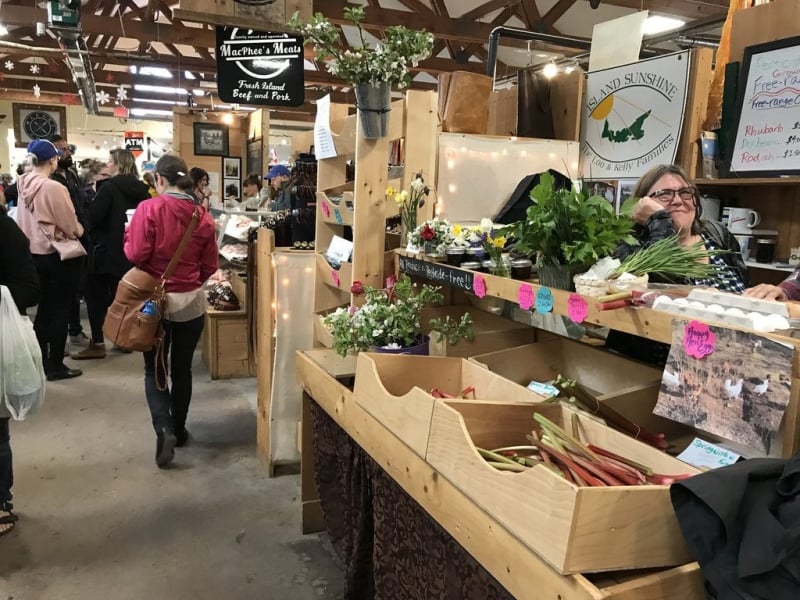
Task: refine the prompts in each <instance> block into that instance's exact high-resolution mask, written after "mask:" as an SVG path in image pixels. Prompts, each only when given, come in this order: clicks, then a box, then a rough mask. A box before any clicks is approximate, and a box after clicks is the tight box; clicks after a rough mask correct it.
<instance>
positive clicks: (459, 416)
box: [425, 400, 698, 573]
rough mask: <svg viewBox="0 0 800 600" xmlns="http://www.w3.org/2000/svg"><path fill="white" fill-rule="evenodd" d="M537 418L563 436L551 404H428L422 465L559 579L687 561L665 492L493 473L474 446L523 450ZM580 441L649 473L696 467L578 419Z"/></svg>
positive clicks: (561, 410) (561, 416)
mask: <svg viewBox="0 0 800 600" xmlns="http://www.w3.org/2000/svg"><path fill="white" fill-rule="evenodd" d="M534 412H540V413H542V414H543V415H545V416H547V417H548V418H549V419H550V420H552V421H555V422H556V423H558V424H560V425H561V426H562V427H565V428H566V429H568V430H571V429H572V424H571V423H572V416H573V415H575V414H577V413H575V412H574V411H572V410H571V409H569V408H566V407H563V406H561V405H553V404H537V405H532V406H525V405H522V404H507V405H503V404H498V403H493V404H483V403H480V402H463V401H456V400H447V401H441V400H440V401H437V402H436V403H435V404H434V406H433V417H432V419H431V427H430V436H429V439H428V449H427V453H426V455H425V460H426V461H427V462H428V463H429V464H430V465H431V466H433V467H434V468H435V469H436V470H437V471H438V472H439V474H440V475H441V476H442V477H444V478H445V479H447V480H448V481H450V482H451V483H452V484H453V485H455V486H456V487H457V488H459V489H461V490H462V491H463V492H464V494H466V495H468V496H469V497H470V498H472V499H473V500H474V501H475V502H476V503H477V504H478V505H480V506H481V507H482V508H483V510H484V511H485V512H486V514H487V515H489V516H491V517H492V518H494V519H496V520H497V521H498V522H500V523H501V524H502V525H503V526H504V527H506V528H507V529H508V530H509V531H510V532H511V533H512V534H513V535H514V536H515V537H517V538H518V539H519V540H521V541H522V542H523V543H524V544H525V545H527V546H528V547H530V548H531V550H533V551H534V552H536V553H537V554H538V555H539V556H541V557H542V558H543V559H544V560H546V561H547V562H548V563H549V564H551V565H552V566H553V567H554V568H555V569H556V570H558V571H559V572H560V573H578V572H598V571H612V570H622V569H640V568H646V567H666V566H673V565H681V564H684V563H686V562H688V561H689V560H690V558H691V557H690V555H689V551H688V548H687V547H686V544H685V542H684V540H683V536H682V535H681V532H680V529H679V526H678V522H677V520H676V518H675V515H674V513H673V510H672V505H671V503H670V498H669V486H662V485H647V486H619V487H599V488H594V487H578V486H576V485H574V484H572V483H570V482H568V481H566V480H565V479H563V478H562V477H560V476H558V475H556V474H554V473H553V472H552V471H550V470H549V469H548V468H546V467H544V466H536V467H533V468H531V469H530V470H528V471H526V472H524V473H508V472H501V471H498V470H496V469H494V468H493V467H490V466H489V465H487V464H486V463H485V462H484V461H483V459H482V458H481V457H480V456H479V454H478V452H477V451H476V450H475V448H476V446H477V447H482V448H489V449H491V448H499V447H503V446H514V445H520V444H527V443H528V442H527V440H526V438H525V435H526V434H527V433H530V431H531V430H532V429H534V423H535V422H534V421H533V419H532V415H533V413H534ZM578 418H579V419H580V437H581V438H582V440H583V441H587V442H590V443H593V444H596V445H598V446H601V447H603V448H605V449H607V450H610V451H612V452H615V453H617V454H620V455H623V456H626V457H629V458H631V459H633V460H636V461H637V462H640V463H643V464H646V465H648V466H650V467H651V468H652V469H653V470H654V471H655V472H657V473H664V474H681V473H697V472H698V471H697V470H696V469H695V468H694V467H691V466H689V465H687V464H685V463H682V462H680V461H678V460H677V459H675V458H672V457H671V456H669V455H667V454H665V453H663V452H660V451H658V450H656V449H654V448H652V447H650V446H647V445H645V444H642V443H640V442H637V441H636V440H633V439H631V438H630V437H628V436H626V435H624V434H621V433H618V432H616V431H614V430H612V429H610V428H609V427H607V426H605V425H603V424H602V423H600V422H598V421H596V420H594V419H591V418H588V417H585V416H580V417H578Z"/></svg>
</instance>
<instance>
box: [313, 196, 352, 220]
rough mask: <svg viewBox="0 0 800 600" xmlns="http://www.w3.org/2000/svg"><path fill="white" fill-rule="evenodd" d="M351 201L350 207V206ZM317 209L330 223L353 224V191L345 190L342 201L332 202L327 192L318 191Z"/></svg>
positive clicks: (323, 218)
mask: <svg viewBox="0 0 800 600" xmlns="http://www.w3.org/2000/svg"><path fill="white" fill-rule="evenodd" d="M348 203H349V207H348ZM317 210H318V211H321V212H322V221H323V222H324V223H328V224H329V225H349V226H352V225H353V192H344V194H343V195H342V201H341V202H339V203H338V204H337V203H335V202H332V201H331V200H330V199H329V198H328V196H327V194H325V192H317Z"/></svg>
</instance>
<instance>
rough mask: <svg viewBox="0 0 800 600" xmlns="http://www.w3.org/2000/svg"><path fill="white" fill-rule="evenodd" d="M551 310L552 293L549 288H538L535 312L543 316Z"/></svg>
mask: <svg viewBox="0 0 800 600" xmlns="http://www.w3.org/2000/svg"><path fill="white" fill-rule="evenodd" d="M551 310H553V292H551V291H550V288H546V287H540V288H539V291H538V292H536V312H538V313H541V314H545V313H549V312H550V311H551Z"/></svg>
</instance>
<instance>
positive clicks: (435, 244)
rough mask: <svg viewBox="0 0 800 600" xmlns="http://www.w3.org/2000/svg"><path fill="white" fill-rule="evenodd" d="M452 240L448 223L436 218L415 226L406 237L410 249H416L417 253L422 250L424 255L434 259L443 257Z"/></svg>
mask: <svg viewBox="0 0 800 600" xmlns="http://www.w3.org/2000/svg"><path fill="white" fill-rule="evenodd" d="M453 239H454V238H453V233H452V230H451V228H450V223H449V222H448V221H447V220H446V219H440V218H438V217H435V218H433V219H430V220H429V221H425V222H424V223H423V224H422V225H417V228H416V229H414V230H413V231H412V232H411V234H410V235H409V236H408V242H409V246H410V248H416V249H417V252H419V248H422V249H423V250H424V252H425V254H427V255H429V256H432V257H436V258H442V257H444V254H445V250H446V249H447V247H448V246H449V245H450V244H451V243H452V242H453Z"/></svg>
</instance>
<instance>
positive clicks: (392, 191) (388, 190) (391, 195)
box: [386, 186, 397, 198]
mask: <svg viewBox="0 0 800 600" xmlns="http://www.w3.org/2000/svg"><path fill="white" fill-rule="evenodd" d="M396 193H397V190H395V189H394V188H393V187H392V186H389V187H387V188H386V197H387V198H394V195H395V194H396Z"/></svg>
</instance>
